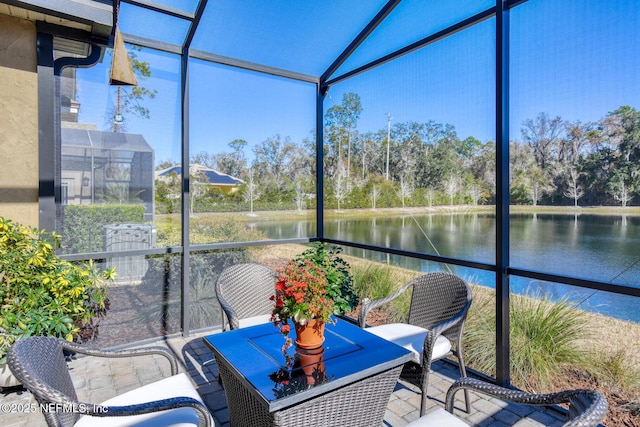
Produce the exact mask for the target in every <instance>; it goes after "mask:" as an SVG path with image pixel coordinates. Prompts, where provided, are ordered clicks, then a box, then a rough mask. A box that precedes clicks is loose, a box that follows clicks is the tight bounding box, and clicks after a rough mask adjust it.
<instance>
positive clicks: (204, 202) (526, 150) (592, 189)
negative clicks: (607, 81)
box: [156, 93, 640, 211]
mask: <svg viewBox="0 0 640 427" xmlns="http://www.w3.org/2000/svg"><path fill="white" fill-rule="evenodd" d="M362 109H363V107H362V104H361V101H360V97H359V96H358V95H357V94H354V93H347V94H344V96H343V99H342V103H341V104H339V105H334V106H332V107H331V108H329V109H328V110H327V111H326V114H325V124H324V129H323V133H324V142H323V155H324V164H323V166H324V192H325V207H327V208H331V209H338V210H340V209H344V208H374V209H375V208H382V207H408V206H435V205H457V204H473V205H481V204H493V203H494V202H495V188H496V187H495V184H496V183H495V148H496V147H495V142H494V141H486V142H482V141H479V140H478V139H476V138H474V137H468V138H465V139H461V138H459V137H458V135H457V134H456V130H455V127H454V126H452V125H450V124H441V123H436V122H434V121H431V120H430V121H427V122H423V123H419V122H414V121H407V122H399V123H393V124H392V123H391V116H389V118H388V121H387V126H386V127H385V128H381V129H380V130H378V131H369V132H361V131H359V130H358V128H357V124H358V120H359V118H360V114H361V113H362ZM520 138H521V139H520V140H513V141H511V142H510V144H509V149H510V162H509V163H510V180H511V183H510V196H511V203H512V204H521V205H574V206H580V205H582V206H587V205H589V206H628V205H637V204H638V200H639V199H640V198H639V197H638V192H639V191H640V112H639V111H637V110H636V109H635V108H632V107H630V106H621V107H620V108H618V109H617V110H615V111H612V112H609V113H608V114H607V115H606V116H605V117H604V118H602V119H601V120H599V121H597V122H584V123H583V122H581V121H574V122H572V121H568V120H563V119H562V118H561V117H559V116H556V117H551V116H549V115H548V114H546V113H540V114H538V115H537V116H536V117H535V118H532V119H527V120H525V121H524V122H523V123H522V128H521V135H520ZM247 145H248V143H247V142H246V141H244V140H234V141H231V142H230V143H229V150H228V151H225V152H221V153H217V154H211V153H207V152H201V153H198V154H196V155H194V156H192V158H191V163H197V164H201V165H203V166H207V167H211V168H213V169H215V170H218V171H221V172H224V173H227V174H229V175H233V176H236V177H239V178H241V179H242V180H243V181H244V184H243V185H242V186H241V188H240V191H238V192H235V193H233V194H224V193H222V192H220V191H219V190H214V189H211V188H210V187H207V186H206V185H204V179H203V177H198V176H192V178H191V181H192V182H194V183H195V184H196V185H195V186H193V188H192V199H193V200H192V201H193V202H194V206H193V209H194V210H195V211H209V210H237V209H238V205H239V204H240V205H242V210H251V211H252V210H253V209H254V208H255V209H293V208H295V209H299V210H301V209H304V208H311V207H314V206H315V199H314V194H315V173H316V172H315V152H316V148H315V137H314V136H313V135H312V136H310V137H309V138H305V139H304V140H302V141H300V142H294V141H292V140H291V139H290V138H289V137H283V136H281V135H275V136H273V137H270V138H267V139H266V140H265V141H263V142H261V143H259V144H257V145H256V146H254V147H253V157H252V159H251V160H249V158H248V156H247V151H246V147H247ZM167 166H168V164H167V163H166V162H165V163H163V164H161V165H159V166H158V167H159V168H163V167H167ZM178 182H179V181H178ZM198 183H201V184H203V185H200V186H199V187H198ZM196 189H199V190H198V191H195V190H196ZM156 190H157V191H156V201H157V205H158V206H159V208H160V210H161V211H162V210H167V206H169V205H170V204H171V203H170V202H171V199H172V194H173V198H174V199H175V195H176V191H179V189H178V188H176V187H175V183H174V184H171V183H167V181H166V180H165V182H158V183H157V185H156ZM178 194H179V193H178ZM194 196H195V197H194ZM174 204H175V203H174ZM163 206H164V207H163ZM169 210H170V209H169Z"/></svg>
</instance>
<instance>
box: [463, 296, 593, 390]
mask: <svg viewBox="0 0 640 427" xmlns="http://www.w3.org/2000/svg"><path fill="white" fill-rule="evenodd" d="M491 295H492V294H491V293H490V292H474V300H473V304H472V306H471V310H470V312H469V316H468V320H467V322H466V325H465V334H464V337H465V338H464V342H465V357H466V359H467V360H468V362H469V365H470V366H473V367H474V368H475V369H477V370H480V371H481V372H485V373H489V374H495V336H496V335H495V301H494V300H493V298H492V296H491ZM510 323H511V327H510V337H511V375H512V377H513V383H514V384H515V385H517V386H519V387H524V386H526V388H528V389H530V390H539V389H541V388H548V387H550V386H551V385H552V384H553V381H554V379H555V378H557V377H559V376H562V373H563V368H564V367H565V366H566V365H567V364H573V365H580V364H581V363H583V362H584V360H585V352H584V350H582V349H581V346H580V343H581V342H582V341H584V340H587V339H589V338H590V333H589V326H588V325H589V322H588V321H587V320H586V318H585V313H584V312H583V311H581V310H578V309H576V308H575V307H574V306H573V305H572V304H570V303H569V302H567V301H566V300H561V301H553V302H551V301H549V300H548V299H547V298H546V297H544V296H542V295H538V294H535V295H511V316H510Z"/></svg>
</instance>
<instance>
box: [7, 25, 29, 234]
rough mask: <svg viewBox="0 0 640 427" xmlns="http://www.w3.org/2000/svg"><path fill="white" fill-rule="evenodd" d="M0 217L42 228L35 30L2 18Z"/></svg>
mask: <svg viewBox="0 0 640 427" xmlns="http://www.w3.org/2000/svg"><path fill="white" fill-rule="evenodd" d="M0 94H1V95H0V216H3V217H5V218H11V219H12V220H14V221H18V222H21V223H24V224H28V225H30V226H33V227H38V78H37V59H36V28H35V24H34V23H33V22H30V21H26V20H22V19H17V18H13V17H10V16H8V15H2V14H0Z"/></svg>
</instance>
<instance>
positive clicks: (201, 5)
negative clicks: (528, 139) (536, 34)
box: [119, 0, 495, 79]
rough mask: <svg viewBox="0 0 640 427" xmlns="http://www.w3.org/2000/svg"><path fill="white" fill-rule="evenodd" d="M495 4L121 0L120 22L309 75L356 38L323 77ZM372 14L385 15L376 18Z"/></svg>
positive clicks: (138, 35)
mask: <svg viewBox="0 0 640 427" xmlns="http://www.w3.org/2000/svg"><path fill="white" fill-rule="evenodd" d="M494 6H495V2H494V1H491V0H474V1H469V0H467V1H450V0H402V1H400V0H391V1H387V0H366V1H363V0H323V1H314V2H311V1H291V0H269V1H263V0H209V1H206V0H201V2H197V1H195V0H175V1H173V0H165V1H160V2H149V1H132V2H126V1H122V2H121V4H120V14H119V27H120V31H121V32H122V33H123V34H124V37H125V40H127V41H129V42H133V43H136V42H138V43H141V44H149V43H144V42H145V41H147V42H150V41H153V42H155V43H154V44H155V45H156V46H157V45H158V43H159V44H160V45H161V47H162V48H163V49H165V50H168V51H173V52H175V53H178V52H181V51H182V49H183V47H185V46H186V45H188V46H186V47H188V48H189V49H190V52H191V53H192V55H193V53H194V52H199V53H201V54H200V56H203V55H204V56H207V57H209V58H211V57H213V58H216V57H220V58H226V59H230V60H233V61H236V62H244V63H249V64H254V65H255V67H253V68H261V67H268V68H273V69H278V70H285V71H287V72H289V73H297V74H300V75H305V76H311V77H315V78H319V77H320V76H322V75H323V74H325V73H326V72H327V70H328V69H329V68H330V67H331V65H332V64H334V62H335V61H336V60H338V59H339V58H340V57H341V55H342V54H343V53H344V52H345V51H346V50H347V49H348V48H349V47H350V45H351V44H352V43H353V42H354V40H361V43H360V44H359V45H357V46H355V50H354V51H353V53H352V54H348V53H347V54H346V55H345V56H344V57H343V58H342V59H343V60H344V61H340V62H339V63H336V64H335V67H337V68H334V69H332V70H331V71H332V72H331V73H330V74H329V75H325V76H324V77H325V78H326V79H328V78H330V77H331V76H332V75H333V76H337V75H341V74H344V73H347V72H350V71H352V70H354V69H357V68H358V67H362V66H365V65H367V64H369V63H371V62H373V61H376V60H378V59H379V58H381V57H384V56H385V55H389V54H392V53H393V52H396V51H398V50H401V49H403V48H406V47H407V46H410V45H411V44H413V43H419V42H420V41H421V40H423V39H425V38H427V37H433V35H434V34H436V35H437V33H438V32H439V31H442V30H445V29H447V28H449V27H450V26H452V25H454V24H456V23H458V22H460V21H463V20H465V19H467V18H471V17H474V16H476V15H479V14H483V13H484V14H486V15H487V16H488V15H490V9H492V8H493V7H494ZM376 17H378V18H383V19H380V21H381V23H380V25H376ZM476 22H477V21H476ZM192 28H193V30H192ZM352 47H353V46H352ZM214 60H215V59H214ZM222 62H224V61H222Z"/></svg>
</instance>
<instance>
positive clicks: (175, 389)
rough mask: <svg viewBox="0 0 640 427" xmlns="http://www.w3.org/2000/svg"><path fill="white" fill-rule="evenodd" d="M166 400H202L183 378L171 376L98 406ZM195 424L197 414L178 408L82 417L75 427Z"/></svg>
mask: <svg viewBox="0 0 640 427" xmlns="http://www.w3.org/2000/svg"><path fill="white" fill-rule="evenodd" d="M170 397H192V398H194V399H197V400H199V401H200V402H202V398H200V395H199V394H198V392H197V391H196V389H195V388H194V387H193V385H192V384H191V381H190V380H189V378H188V377H187V376H186V375H185V374H184V373H180V374H178V375H173V376H171V377H169V378H165V379H163V380H160V381H156V382H154V383H151V384H147V385H145V386H143V387H139V388H137V389H135V390H131V391H129V392H126V393H123V394H120V395H118V396H116V397H114V398H111V399H109V400H106V401H104V402H102V405H106V406H126V405H132V404H135V403H146V402H153V401H155V400H160V399H168V398H170ZM198 423H199V419H198V414H197V413H196V410H195V409H192V408H178V409H172V410H170V411H162V412H153V413H151V414H144V415H134V416H127V417H92V416H88V415H85V416H82V417H80V419H79V420H78V422H77V423H76V424H75V427H78V426H80V427H85V426H86V427H102V426H104V427H125V426H136V427H151V426H171V427H193V426H197V425H198Z"/></svg>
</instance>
